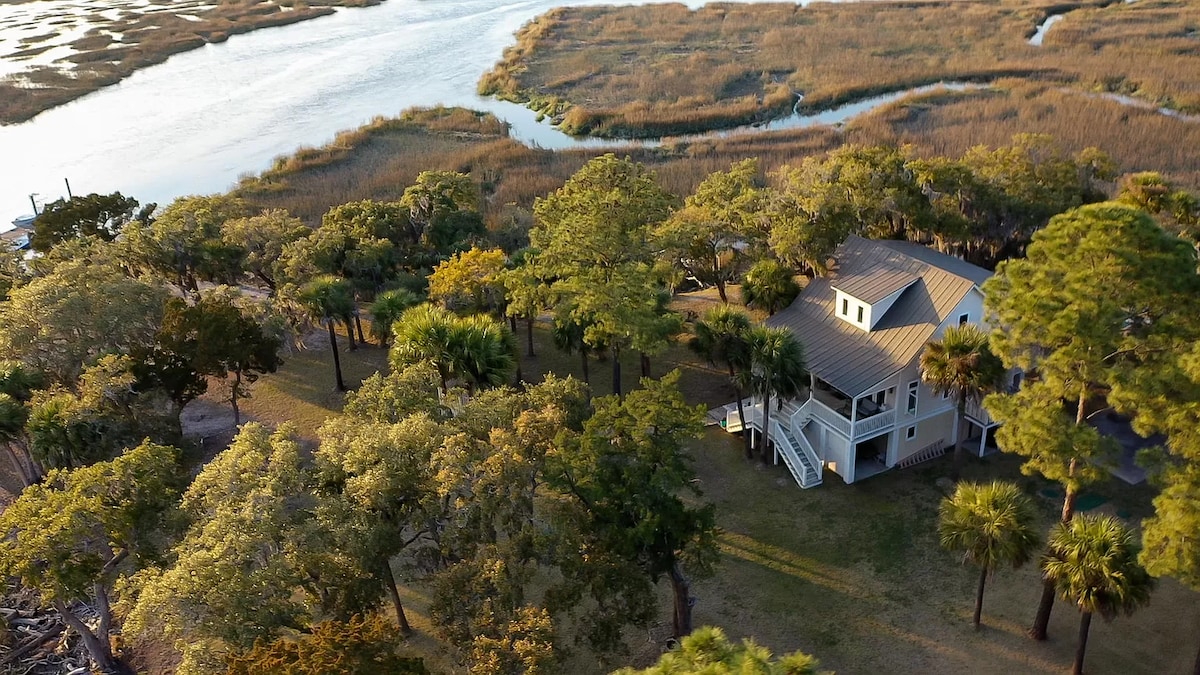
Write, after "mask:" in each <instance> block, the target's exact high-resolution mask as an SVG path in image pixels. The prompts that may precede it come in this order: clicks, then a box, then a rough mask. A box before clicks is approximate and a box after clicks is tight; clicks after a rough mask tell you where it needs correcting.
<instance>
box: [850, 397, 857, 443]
mask: <svg viewBox="0 0 1200 675" xmlns="http://www.w3.org/2000/svg"><path fill="white" fill-rule="evenodd" d="M857 421H858V399H856V398H854V397H853V396H851V397H850V451H851V452H853V451H854V423H855V422H857Z"/></svg>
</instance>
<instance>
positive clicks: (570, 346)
mask: <svg viewBox="0 0 1200 675" xmlns="http://www.w3.org/2000/svg"><path fill="white" fill-rule="evenodd" d="M586 331H587V323H586V322H585V323H580V322H579V321H576V320H575V319H574V318H573V317H572V316H571V315H570V314H569V313H567V312H561V313H560V314H559V315H558V316H556V317H555V318H554V328H553V330H552V331H551V336H552V337H553V338H554V346H555V347H558V348H559V349H561V350H562V351H563V352H565V353H566V354H568V355H570V354H574V353H575V352H579V357H580V361H581V363H582V366H583V381H584V382H585V383H587V384H591V379H590V377H589V374H588V355H589V354H591V353H592V351H593V349H592V346H591V345H590V344H588V342H587V340H584V339H583V336H584V333H585V332H586ZM604 350H605V348H604V347H601V348H599V349H596V350H594V351H598V352H601V353H603V352H604Z"/></svg>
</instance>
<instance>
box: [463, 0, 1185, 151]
mask: <svg viewBox="0 0 1200 675" xmlns="http://www.w3.org/2000/svg"><path fill="white" fill-rule="evenodd" d="M1061 12H1067V14H1066V17H1065V19H1064V20H1062V21H1060V22H1058V23H1057V24H1056V25H1055V26H1054V28H1053V29H1052V30H1051V31H1050V32H1049V33H1048V34H1047V36H1046V38H1045V41H1044V43H1043V45H1042V46H1041V47H1036V46H1032V45H1030V44H1028V39H1029V37H1030V36H1031V35H1032V34H1033V32H1034V30H1035V28H1036V26H1037V24H1038V23H1039V22H1041V21H1042V20H1043V19H1044V18H1045V17H1046V16H1048V15H1050V14H1053V13H1061ZM1198 24H1200V6H1197V5H1196V4H1195V3H1188V2H1185V1H1184V0H1157V1H1149V2H1138V3H1134V4H1124V3H1115V4H1114V3H1110V2H1109V0H1087V1H1084V2H1078V3H1072V4H1070V5H1063V4H1061V3H1060V4H1051V3H1047V2H1036V1H1034V2H1019V1H1017V0H999V1H990V2H952V1H945V2H916V3H913V2H906V3H894V2H861V3H845V4H833V3H819V4H813V5H810V6H808V7H798V6H796V5H791V4H787V5H784V4H748V5H741V4H728V5H726V4H712V5H707V6H705V7H702V8H700V9H697V10H689V9H688V8H686V7H684V6H682V5H642V6H634V7H572V8H565V9H556V10H553V11H551V12H549V13H547V14H545V15H543V16H541V17H539V18H538V19H536V20H534V21H533V22H532V23H530V24H529V25H528V26H526V27H525V28H524V29H522V30H521V31H519V32H518V33H517V42H516V45H514V46H513V47H511V48H510V49H509V50H507V51H506V52H505V54H504V57H503V59H502V60H501V61H500V63H498V64H497V65H496V67H495V68H494V69H493V70H492V71H491V72H489V73H487V74H485V75H484V77H483V79H482V80H481V81H480V91H481V92H482V93H485V94H494V95H497V96H500V97H502V98H506V99H510V100H515V101H521V102H525V103H527V104H529V105H530V106H531V107H533V108H534V109H536V110H539V111H542V112H544V113H545V114H547V115H551V116H553V117H554V118H555V119H556V120H557V121H558V122H559V124H560V126H561V127H562V129H563V130H564V131H566V132H568V133H572V134H590V135H596V136H603V137H648V136H660V135H664V134H683V133H691V132H695V131H699V130H704V129H713V128H720V127H729V126H734V125H739V124H746V123H749V122H755V121H760V120H762V119H767V118H772V117H778V116H780V115H781V114H784V113H786V112H787V111H788V110H790V108H791V106H792V104H793V102H794V101H795V100H796V98H795V95H794V92H798V93H802V94H803V100H802V106H801V108H802V109H805V110H816V109H823V108H828V107H832V106H835V105H837V104H840V103H844V102H847V101H851V100H856V99H860V98H864V97H868V96H871V95H875V94H880V93H885V92H891V91H899V90H904V89H908V88H911V87H915V86H919V85H924V84H929V83H933V82H938V81H943V80H966V81H977V82H979V81H994V80H997V79H1002V78H1006V77H1020V78H1022V79H1025V80H1031V81H1042V82H1053V83H1057V84H1064V85H1071V86H1075V87H1078V88H1081V89H1084V90H1094V91H1109V92H1117V93H1124V94H1130V95H1134V96H1138V97H1141V98H1144V99H1145V100H1147V101H1151V102H1154V103H1156V104H1159V105H1165V106H1169V107H1173V108H1176V109H1179V110H1183V111H1191V110H1200V70H1198V69H1197V68H1196V67H1195V63H1196V58H1197V56H1198V55H1200V40H1198V39H1197V38H1196V33H1195V29H1196V26H1197V25H1198Z"/></svg>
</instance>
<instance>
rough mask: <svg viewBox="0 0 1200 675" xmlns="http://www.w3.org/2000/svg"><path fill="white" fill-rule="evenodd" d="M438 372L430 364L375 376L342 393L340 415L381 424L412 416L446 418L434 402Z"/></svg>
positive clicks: (415, 365) (437, 401)
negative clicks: (421, 415)
mask: <svg viewBox="0 0 1200 675" xmlns="http://www.w3.org/2000/svg"><path fill="white" fill-rule="evenodd" d="M438 386H439V382H438V373H437V369H436V368H435V367H434V366H433V365H432V364H430V363H417V364H414V365H411V366H407V367H405V368H403V369H393V370H392V371H391V372H389V373H388V374H387V375H384V374H382V373H375V374H374V375H372V376H371V377H368V378H367V379H365V380H363V383H362V386H360V387H359V388H358V389H357V390H355V391H352V392H348V393H347V394H346V405H345V407H344V408H343V412H345V413H346V414H347V415H349V416H351V417H355V418H357V419H361V420H366V421H369V422H376V423H381V424H396V423H398V422H400V421H401V420H403V419H404V418H406V417H408V416H409V415H414V414H416V413H425V414H427V415H429V416H430V417H433V418H435V419H441V418H443V417H445V416H446V410H445V408H443V406H442V403H441V401H440V400H438Z"/></svg>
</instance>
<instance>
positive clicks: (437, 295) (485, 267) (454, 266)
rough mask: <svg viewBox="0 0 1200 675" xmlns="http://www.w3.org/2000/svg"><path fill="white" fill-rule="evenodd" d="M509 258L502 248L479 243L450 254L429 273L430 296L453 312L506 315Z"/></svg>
mask: <svg viewBox="0 0 1200 675" xmlns="http://www.w3.org/2000/svg"><path fill="white" fill-rule="evenodd" d="M506 258H507V256H505V255H504V251H501V250H500V249H491V250H483V249H480V248H475V247H472V248H471V249H470V250H468V251H463V252H462V253H456V254H454V255H452V256H450V258H449V259H448V260H445V261H443V262H441V263H440V264H438V266H437V267H435V268H434V269H433V272H432V273H431V274H430V275H429V299H430V300H432V301H434V302H437V303H439V304H441V305H442V306H443V307H445V308H446V309H448V310H450V311H453V312H462V313H468V314H469V313H475V312H483V313H486V314H491V315H493V316H499V315H502V313H503V310H504V305H505V287H504V283H503V281H502V278H501V275H502V274H503V273H504V271H505V262H506Z"/></svg>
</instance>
